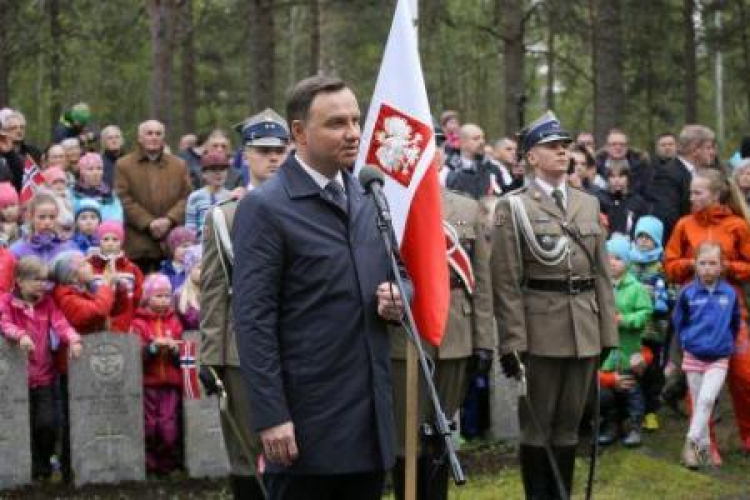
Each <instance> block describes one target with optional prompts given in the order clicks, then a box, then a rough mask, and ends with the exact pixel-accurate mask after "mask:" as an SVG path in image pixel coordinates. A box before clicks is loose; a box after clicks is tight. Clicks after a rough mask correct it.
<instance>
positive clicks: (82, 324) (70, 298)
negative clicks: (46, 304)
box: [51, 250, 114, 482]
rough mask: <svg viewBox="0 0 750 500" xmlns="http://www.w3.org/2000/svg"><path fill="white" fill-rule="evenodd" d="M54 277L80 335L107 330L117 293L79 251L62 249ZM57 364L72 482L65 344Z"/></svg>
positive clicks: (65, 468)
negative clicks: (99, 276) (102, 279)
mask: <svg viewBox="0 0 750 500" xmlns="http://www.w3.org/2000/svg"><path fill="white" fill-rule="evenodd" d="M51 277H52V279H53V280H54V281H55V283H56V286H55V289H54V290H53V291H52V297H53V298H54V299H55V304H57V307H59V308H60V310H61V311H62V313H63V314H64V315H65V318H66V319H67V320H68V322H69V323H70V324H71V325H72V326H73V328H75V329H76V331H77V332H78V333H79V334H83V335H86V334H89V333H97V332H102V331H105V330H107V319H108V317H109V313H110V310H111V309H112V303H113V301H114V292H113V291H112V288H110V286H109V284H107V283H106V282H102V281H101V280H97V277H96V276H95V275H94V270H93V269H92V267H91V264H90V263H89V262H88V261H87V260H86V257H84V255H83V253H81V252H80V251H79V250H67V251H65V252H61V253H60V254H58V255H57V257H55V260H53V261H52V272H51ZM55 365H56V366H57V370H58V371H59V372H60V386H59V387H60V397H59V399H60V407H61V409H62V417H63V421H62V422H61V427H62V456H61V461H62V473H63V478H64V479H65V481H66V482H68V481H69V480H70V478H71V468H70V426H69V422H70V420H69V417H70V410H69V407H68V350H67V349H66V348H65V347H62V348H61V349H59V350H58V352H57V353H55Z"/></svg>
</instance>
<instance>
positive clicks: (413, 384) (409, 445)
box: [404, 0, 421, 500]
mask: <svg viewBox="0 0 750 500" xmlns="http://www.w3.org/2000/svg"><path fill="white" fill-rule="evenodd" d="M408 1H409V8H410V10H411V14H412V18H413V20H414V30H415V31H418V28H417V22H418V19H419V16H418V10H419V0H408ZM417 40H419V37H418V36H417ZM420 406H421V405H420V404H419V360H418V359H417V348H416V347H414V344H412V343H411V342H409V341H407V342H406V405H405V407H406V409H405V411H406V415H405V418H404V425H405V432H404V435H405V437H404V467H405V470H404V499H405V500H416V498H417V449H418V446H419V413H420V412H419V410H420Z"/></svg>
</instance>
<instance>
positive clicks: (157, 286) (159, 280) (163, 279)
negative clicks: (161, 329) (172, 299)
mask: <svg viewBox="0 0 750 500" xmlns="http://www.w3.org/2000/svg"><path fill="white" fill-rule="evenodd" d="M157 292H168V293H169V294H170V295H171V294H172V284H171V283H170V282H169V278H168V277H167V276H166V275H164V274H162V273H152V274H149V275H148V276H146V280H145V281H144V282H143V296H142V297H141V305H143V306H145V305H147V304H148V301H149V299H150V298H151V297H153V296H154V295H156V293H157Z"/></svg>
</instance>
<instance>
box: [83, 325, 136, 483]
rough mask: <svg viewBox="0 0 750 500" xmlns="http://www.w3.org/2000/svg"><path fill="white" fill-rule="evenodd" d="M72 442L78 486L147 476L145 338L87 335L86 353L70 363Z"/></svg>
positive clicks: (84, 350) (100, 334) (121, 335)
mask: <svg viewBox="0 0 750 500" xmlns="http://www.w3.org/2000/svg"><path fill="white" fill-rule="evenodd" d="M68 383H69V393H70V447H71V457H72V465H73V473H74V475H75V484H76V486H81V485H83V484H87V483H116V482H119V481H142V480H144V479H145V477H146V471H145V469H146V456H145V446H144V437H143V425H144V423H143V376H142V358H141V343H140V339H139V338H138V337H137V336H135V335H126V334H112V333H97V334H95V335H84V336H83V354H82V355H81V357H80V358H79V359H77V360H71V362H70V365H69V379H68Z"/></svg>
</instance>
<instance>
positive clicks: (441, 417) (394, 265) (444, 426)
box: [370, 186, 466, 486]
mask: <svg viewBox="0 0 750 500" xmlns="http://www.w3.org/2000/svg"><path fill="white" fill-rule="evenodd" d="M370 192H371V193H372V197H373V199H374V200H375V206H376V208H377V212H378V229H379V230H380V236H381V238H382V239H383V243H384V244H385V249H386V252H388V257H389V258H390V261H391V270H392V271H393V276H394V278H395V280H396V287H397V288H398V290H399V291H400V292H401V297H402V298H403V302H404V315H403V316H402V317H401V320H400V322H401V325H402V326H403V327H404V329H405V330H406V333H407V334H408V336H409V339H410V340H411V342H412V343H413V344H414V346H415V347H416V350H417V357H418V360H419V367H420V369H421V371H422V378H423V380H424V382H425V386H426V387H427V395H428V397H429V400H430V403H431V404H432V408H433V412H434V414H435V421H434V423H433V424H432V425H430V424H424V426H425V427H427V431H428V432H426V433H425V434H428V435H429V434H432V435H434V436H436V437H437V438H438V439H441V440H442V442H443V447H444V450H445V455H447V457H448V461H449V463H450V466H451V473H452V475H453V482H454V483H455V484H456V485H458V486H461V485H463V484H465V483H466V476H465V475H464V472H463V469H462V468H461V463H460V462H459V461H458V455H456V447H455V445H454V443H453V438H452V437H451V426H450V422H449V421H448V419H447V418H446V416H445V413H444V412H443V407H442V406H441V404H440V399H439V398H438V394H437V389H435V383H434V381H433V380H432V374H431V371H430V365H429V363H428V361H427V356H426V354H425V352H424V348H423V347H422V341H421V340H420V336H419V329H418V328H417V324H416V323H415V321H414V315H413V314H412V311H411V305H410V304H409V301H408V300H406V299H407V294H406V286H405V285H404V280H403V278H402V277H401V272H400V267H399V263H398V260H397V259H396V256H397V255H399V256H400V252H399V250H398V246H397V245H396V244H395V238H394V237H393V234H394V233H393V226H392V224H391V215H390V211H389V210H388V206H387V201H386V200H385V197H384V196H383V195H382V193H381V192H380V190H379V188H375V187H374V186H373V189H372V190H371V191H370Z"/></svg>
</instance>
